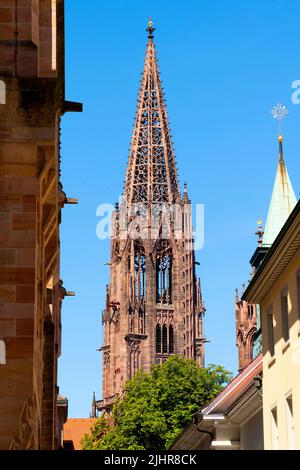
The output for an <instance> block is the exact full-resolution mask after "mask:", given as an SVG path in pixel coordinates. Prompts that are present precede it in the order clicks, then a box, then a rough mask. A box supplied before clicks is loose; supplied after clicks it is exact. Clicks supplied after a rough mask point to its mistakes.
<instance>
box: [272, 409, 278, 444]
mask: <svg viewBox="0 0 300 470" xmlns="http://www.w3.org/2000/svg"><path fill="white" fill-rule="evenodd" d="M271 436H272V450H278V449H279V435H278V423H277V408H276V407H274V408H273V409H272V410H271Z"/></svg>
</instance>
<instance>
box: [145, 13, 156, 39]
mask: <svg viewBox="0 0 300 470" xmlns="http://www.w3.org/2000/svg"><path fill="white" fill-rule="evenodd" d="M146 31H147V33H149V34H148V38H149V39H153V32H154V31H155V28H153V21H152V18H149V23H148V28H147V29H146Z"/></svg>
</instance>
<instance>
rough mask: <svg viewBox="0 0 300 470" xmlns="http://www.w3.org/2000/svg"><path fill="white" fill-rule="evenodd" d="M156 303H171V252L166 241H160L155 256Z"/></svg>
mask: <svg viewBox="0 0 300 470" xmlns="http://www.w3.org/2000/svg"><path fill="white" fill-rule="evenodd" d="M156 302H157V303H163V304H171V303H172V250H171V248H170V245H169V243H168V242H167V241H166V240H162V241H161V243H160V244H159V247H158V249H157V255H156Z"/></svg>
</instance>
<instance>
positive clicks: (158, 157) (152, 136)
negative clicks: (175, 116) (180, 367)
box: [97, 22, 205, 411]
mask: <svg viewBox="0 0 300 470" xmlns="http://www.w3.org/2000/svg"><path fill="white" fill-rule="evenodd" d="M147 31H148V39H149V40H148V44H147V50H146V58H145V64H144V71H143V76H142V81H141V87H140V92H139V98H138V106H137V113H136V119H135V127H134V132H133V136H132V140H131V147H130V155H129V160H128V166H127V172H126V180H125V192H124V195H123V197H122V198H121V201H120V205H119V204H118V205H117V206H116V210H115V212H114V214H113V231H112V237H111V259H110V284H109V286H108V287H107V293H106V308H105V310H104V312H103V329H104V336H103V346H102V348H101V351H102V353H103V400H101V401H97V408H98V409H99V410H108V411H109V410H110V408H111V406H112V404H113V402H114V399H115V397H116V396H117V395H118V394H120V393H121V392H122V390H123V388H124V384H125V382H126V381H127V380H128V379H130V378H132V377H133V375H134V374H135V373H136V372H137V371H138V370H139V369H141V368H143V369H144V370H145V371H149V370H150V367H151V365H152V364H157V363H160V362H162V361H164V360H165V359H166V358H167V357H169V356H170V355H171V354H182V355H184V356H185V357H187V358H192V359H195V360H196V361H197V362H198V364H199V365H200V366H202V367H203V366H204V335H203V330H202V318H203V314H204V310H205V309H204V307H203V303H202V297H201V289H200V283H199V281H198V280H197V278H196V272H195V254H194V246H193V234H192V222H191V205H190V200H189V197H188V193H187V189H186V186H185V188H184V193H183V195H182V196H181V194H180V190H179V184H178V178H177V169H176V165H175V157H174V152H173V146H172V139H171V133H170V128H169V123H168V117H167V110H166V103H165V101H164V97H163V90H162V85H161V81H160V76H159V70H158V65H157V59H156V51H155V46H154V42H153V32H154V28H153V26H152V23H151V22H150V24H149V28H148V29H147Z"/></svg>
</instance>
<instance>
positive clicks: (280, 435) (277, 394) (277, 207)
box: [243, 136, 300, 449]
mask: <svg viewBox="0 0 300 470" xmlns="http://www.w3.org/2000/svg"><path fill="white" fill-rule="evenodd" d="M279 146H280V151H279V163H278V169H277V174H276V178H275V184H274V189H273V194H272V199H271V204H270V209H269V215H268V219H267V221H268V222H269V223H268V224H266V230H265V236H264V242H265V243H266V244H267V245H268V246H269V249H268V251H267V253H266V254H265V255H264V258H263V260H262V262H261V263H260V265H259V267H258V268H257V269H256V271H255V274H254V276H253V278H252V280H251V282H250V284H249V285H248V287H247V289H246V291H245V293H244V295H243V298H244V299H245V300H246V301H249V302H255V303H257V304H259V305H260V311H261V324H262V337H263V411H264V445H265V448H266V449H300V402H299V396H300V354H299V351H300V347H299V345H300V339H299V337H300V314H299V312H300V277H299V272H300V271H299V269H300V252H299V244H300V205H299V202H298V203H297V204H296V197H295V194H294V191H293V188H292V185H291V182H290V179H289V177H288V175H287V171H286V167H285V163H284V158H283V151H282V137H281V136H280V137H279ZM295 204H296V206H295ZM273 220H275V223H274V224H273V223H272V221H273ZM274 227H275V230H274Z"/></svg>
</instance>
